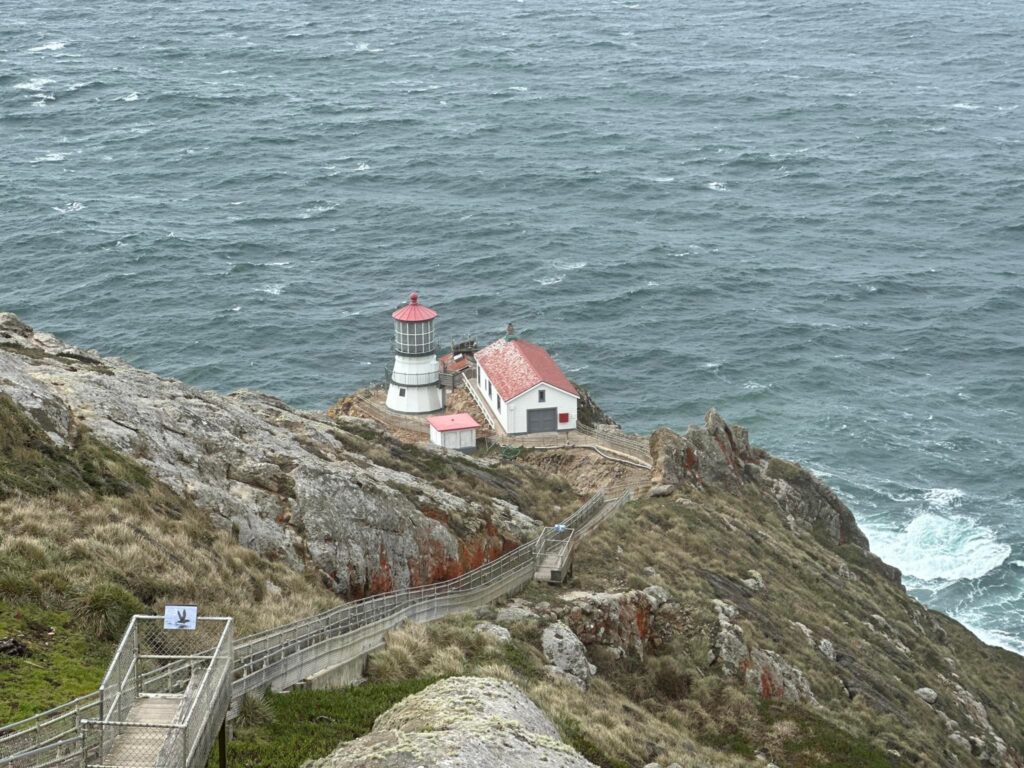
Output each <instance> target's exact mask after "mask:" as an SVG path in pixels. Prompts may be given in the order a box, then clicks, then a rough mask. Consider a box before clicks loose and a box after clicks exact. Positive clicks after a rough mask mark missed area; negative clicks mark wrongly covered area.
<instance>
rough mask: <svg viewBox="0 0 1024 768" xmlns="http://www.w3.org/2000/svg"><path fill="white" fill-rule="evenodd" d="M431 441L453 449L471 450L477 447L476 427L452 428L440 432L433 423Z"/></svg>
mask: <svg viewBox="0 0 1024 768" xmlns="http://www.w3.org/2000/svg"><path fill="white" fill-rule="evenodd" d="M430 442H432V443H433V444H434V445H440V446H441V447H442V448H449V449H451V450H453V451H471V450H473V449H474V448H476V429H450V430H448V431H446V432H438V431H437V429H435V428H434V426H433V425H431V427H430Z"/></svg>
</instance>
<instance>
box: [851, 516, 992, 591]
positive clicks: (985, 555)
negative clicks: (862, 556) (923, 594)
mask: <svg viewBox="0 0 1024 768" xmlns="http://www.w3.org/2000/svg"><path fill="white" fill-rule="evenodd" d="M867 533H868V538H869V539H870V540H871V550H872V551H873V552H874V553H875V554H876V555H878V556H879V557H881V558H882V559H883V560H885V561H886V562H887V563H892V564H893V565H895V566H897V567H898V568H900V569H901V570H902V571H903V572H904V573H906V574H907V575H908V576H912V577H914V578H917V579H921V580H922V581H931V582H945V583H950V582H953V581H957V580H959V579H978V578H981V577H982V576H984V575H985V574H986V573H988V572H989V571H991V570H993V569H994V568H998V567H999V566H1001V565H1002V564H1003V563H1004V562H1006V558H1008V557H1009V556H1010V552H1011V551H1012V550H1011V547H1010V545H1009V544H1005V543H1003V542H1001V541H999V539H998V537H997V536H996V532H995V531H993V530H992V529H991V528H988V527H987V526H984V525H981V524H979V523H977V522H975V521H974V520H971V519H970V518H969V517H965V516H963V515H955V514H954V515H942V514H939V513H937V512H932V511H926V512H923V513H921V514H919V515H917V516H916V517H915V518H914V519H913V520H911V521H910V522H909V523H908V524H907V525H905V526H904V527H903V528H901V529H897V530H893V529H878V530H876V529H872V528H870V527H869V528H868V529H867Z"/></svg>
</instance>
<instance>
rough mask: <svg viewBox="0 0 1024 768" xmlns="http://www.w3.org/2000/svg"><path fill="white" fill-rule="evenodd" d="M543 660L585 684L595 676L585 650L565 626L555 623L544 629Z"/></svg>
mask: <svg viewBox="0 0 1024 768" xmlns="http://www.w3.org/2000/svg"><path fill="white" fill-rule="evenodd" d="M541 649H542V650H543V651H544V658H546V659H547V660H548V663H549V664H551V665H552V666H553V667H554V668H555V669H557V670H558V671H560V672H564V673H565V674H567V675H572V676H573V677H575V678H577V679H578V680H580V681H582V682H583V683H586V682H587V681H588V680H589V679H590V678H591V677H593V676H594V675H595V674H597V667H595V666H594V665H593V664H591V663H590V661H589V660H588V659H587V649H586V647H585V646H584V645H583V643H582V642H581V641H580V639H579V638H578V637H576V633H574V632H573V631H572V630H571V629H569V627H568V626H567V625H566V624H563V623H562V622H560V621H556V622H555V623H554V624H550V625H548V626H547V627H545V628H544V633H543V635H541Z"/></svg>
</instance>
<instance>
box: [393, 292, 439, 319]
mask: <svg viewBox="0 0 1024 768" xmlns="http://www.w3.org/2000/svg"><path fill="white" fill-rule="evenodd" d="M391 316H392V317H393V318H395V320H400V321H402V322H403V323H422V322H425V321H427V320H433V319H434V318H435V317H437V312H435V311H434V310H432V309H431V308H430V307H426V306H424V305H422V304H420V297H419V294H418V293H416V292H415V291H413V292H412V293H410V294H409V303H408V304H406V305H405V306H404V307H402V308H401V309H398V310H395V311H394V312H392V313H391Z"/></svg>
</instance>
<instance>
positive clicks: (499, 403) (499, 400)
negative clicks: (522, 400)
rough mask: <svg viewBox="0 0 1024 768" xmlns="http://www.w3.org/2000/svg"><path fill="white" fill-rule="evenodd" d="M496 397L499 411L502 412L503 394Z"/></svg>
mask: <svg viewBox="0 0 1024 768" xmlns="http://www.w3.org/2000/svg"><path fill="white" fill-rule="evenodd" d="M495 399H496V401H497V403H498V413H501V395H498V397H497V398H495Z"/></svg>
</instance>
